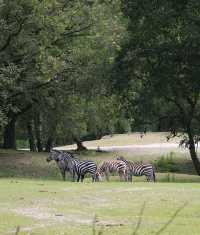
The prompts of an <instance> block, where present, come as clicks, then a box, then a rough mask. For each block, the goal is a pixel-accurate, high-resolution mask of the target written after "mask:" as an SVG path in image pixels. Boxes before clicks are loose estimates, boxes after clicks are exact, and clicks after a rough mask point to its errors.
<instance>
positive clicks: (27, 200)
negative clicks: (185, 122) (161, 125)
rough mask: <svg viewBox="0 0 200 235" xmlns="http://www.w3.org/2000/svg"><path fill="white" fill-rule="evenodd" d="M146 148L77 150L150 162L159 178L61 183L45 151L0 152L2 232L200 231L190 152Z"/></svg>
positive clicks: (99, 157) (198, 187)
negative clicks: (148, 180)
mask: <svg viewBox="0 0 200 235" xmlns="http://www.w3.org/2000/svg"><path fill="white" fill-rule="evenodd" d="M155 136H156V134H154V135H153V136H149V140H148V141H150V139H153V138H154V137H155ZM159 136H160V133H159V134H157V137H158V139H159V138H160V137H159ZM118 137H119V136H118ZM118 137H117V136H116V137H114V138H118ZM125 138H126V136H125ZM102 141H104V140H102ZM113 141H114V140H113ZM118 141H119V140H118ZM126 141H127V140H126ZM126 141H124V139H123V136H121V137H120V141H119V142H120V143H122V142H124V143H125V142H126ZM148 143H149V142H148ZM155 143H157V140H155ZM141 151H142V149H141ZM146 151H147V150H145V151H144V152H137V151H136V152H126V151H125V152H96V151H86V152H82V153H76V155H77V157H78V158H80V159H92V160H94V161H96V162H97V164H100V163H101V162H102V161H104V160H108V159H113V158H115V157H116V156H117V155H123V156H125V157H126V158H128V159H130V160H132V161H135V162H145V163H147V162H151V163H153V164H154V165H155V167H156V177H157V182H156V183H147V182H145V178H144V177H134V182H132V183H127V182H119V179H118V177H117V176H112V177H111V181H110V182H101V183H97V182H96V183H91V179H90V178H86V180H85V182H84V183H73V182H69V181H66V182H63V181H62V180H61V176H60V172H59V170H58V168H57V165H56V163H55V162H51V163H50V164H49V163H47V162H46V157H47V156H48V154H47V153H34V154H33V153H30V152H27V151H5V150H0V234H1V235H6V234H8V235H9V234H15V232H16V228H17V226H20V232H19V235H29V234H31V235H34V234H35V235H54V234H55V235H64V234H68V235H75V234H76V235H79V234H81V235H89V234H91V235H95V234H96V235H100V234H103V235H104V234H105V235H106V234H108V235H114V234H119V235H123V234H124V235H125V234H126V235H129V234H130V235H131V234H132V235H145V234H152V235H154V234H155V235H158V234H165V235H168V234H171V235H178V234H181V235H188V234H189V235H197V234H198V235H199V234H200V224H199V222H198V221H199V218H200V213H199V209H200V200H199V197H200V184H199V182H200V177H199V176H197V175H196V174H195V171H194V168H193V165H192V162H191V160H190V157H189V155H188V153H187V152H181V151H175V152H167V153H166V154H164V155H160V154H159V153H158V152H157V153H155V152H152V151H151V150H148V152H146ZM95 215H96V217H95ZM94 227H95V229H94ZM135 229H136V230H137V229H138V230H137V232H136V231H135ZM134 231H135V232H134Z"/></svg>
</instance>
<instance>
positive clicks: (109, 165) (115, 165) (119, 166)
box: [95, 160, 128, 181]
mask: <svg viewBox="0 0 200 235" xmlns="http://www.w3.org/2000/svg"><path fill="white" fill-rule="evenodd" d="M127 170H128V168H127V165H126V163H125V162H123V161H121V160H111V161H105V162H103V163H102V164H101V166H100V167H99V168H98V169H97V171H96V177H95V180H96V181H101V180H102V175H103V174H105V176H106V180H107V181H109V173H113V172H117V173H118V174H119V177H120V180H121V181H122V179H123V178H124V180H125V181H127V173H128V172H127Z"/></svg>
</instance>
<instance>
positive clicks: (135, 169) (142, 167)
mask: <svg viewBox="0 0 200 235" xmlns="http://www.w3.org/2000/svg"><path fill="white" fill-rule="evenodd" d="M117 160H121V161H123V162H125V163H126V164H127V166H128V168H129V170H128V174H129V175H128V177H129V181H132V176H133V175H134V176H142V175H145V176H146V178H147V181H153V182H155V181H156V177H155V170H154V167H153V166H152V165H151V164H136V163H133V162H130V161H128V160H126V159H125V158H124V157H117Z"/></svg>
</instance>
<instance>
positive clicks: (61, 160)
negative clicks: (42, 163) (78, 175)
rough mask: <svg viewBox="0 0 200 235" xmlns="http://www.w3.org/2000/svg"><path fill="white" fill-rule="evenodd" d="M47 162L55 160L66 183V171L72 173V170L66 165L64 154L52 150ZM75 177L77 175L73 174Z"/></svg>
mask: <svg viewBox="0 0 200 235" xmlns="http://www.w3.org/2000/svg"><path fill="white" fill-rule="evenodd" d="M46 160H47V162H50V161H53V160H54V161H55V162H56V163H57V166H58V168H59V169H60V172H61V175H62V178H63V180H64V181H65V175H66V171H67V172H70V169H69V168H68V165H67V164H66V159H65V156H64V155H63V152H61V151H58V150H52V151H51V152H50V154H49V156H48V157H47V159H46ZM70 173H71V172H70ZM73 175H75V174H74V173H71V176H73Z"/></svg>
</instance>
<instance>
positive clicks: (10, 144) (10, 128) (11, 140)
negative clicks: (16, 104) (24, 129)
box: [3, 116, 17, 149]
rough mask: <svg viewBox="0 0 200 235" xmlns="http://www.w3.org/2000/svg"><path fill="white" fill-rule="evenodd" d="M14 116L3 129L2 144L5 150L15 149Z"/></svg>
mask: <svg viewBox="0 0 200 235" xmlns="http://www.w3.org/2000/svg"><path fill="white" fill-rule="evenodd" d="M16 120H17V118H16V116H13V117H12V118H11V119H10V120H9V122H8V124H7V125H6V127H5V129H4V136H3V138H4V142H3V148H5V149H16V136H15V124H16Z"/></svg>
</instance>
